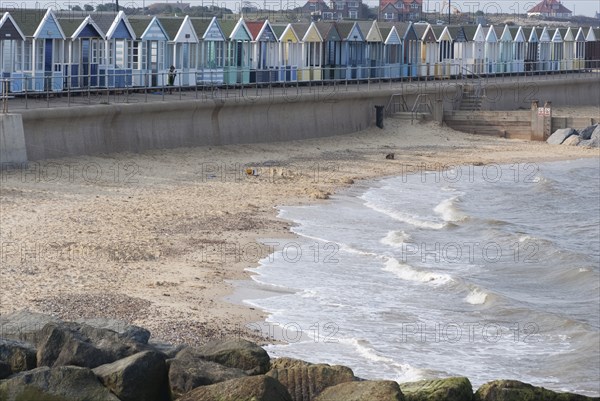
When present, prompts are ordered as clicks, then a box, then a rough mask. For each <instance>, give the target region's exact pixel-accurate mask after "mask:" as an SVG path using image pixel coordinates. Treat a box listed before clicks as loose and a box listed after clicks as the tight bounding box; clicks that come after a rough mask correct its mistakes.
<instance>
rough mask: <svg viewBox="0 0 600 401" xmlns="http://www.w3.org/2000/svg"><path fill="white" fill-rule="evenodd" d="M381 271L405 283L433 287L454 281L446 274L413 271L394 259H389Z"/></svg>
mask: <svg viewBox="0 0 600 401" xmlns="http://www.w3.org/2000/svg"><path fill="white" fill-rule="evenodd" d="M383 270H385V271H388V272H391V273H394V274H395V275H396V276H398V277H399V278H401V279H402V280H407V281H415V282H421V283H430V284H435V285H442V284H447V283H450V282H453V281H454V280H453V279H452V277H451V276H450V275H448V274H443V273H433V272H424V271H419V270H415V269H413V268H412V267H410V266H409V265H406V264H404V263H400V262H399V261H398V260H397V259H394V258H389V259H387V260H386V261H385V267H384V268H383Z"/></svg>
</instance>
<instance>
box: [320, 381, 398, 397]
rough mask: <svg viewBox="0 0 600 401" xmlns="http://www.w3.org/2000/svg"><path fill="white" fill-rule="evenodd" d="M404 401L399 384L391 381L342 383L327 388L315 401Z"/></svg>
mask: <svg viewBox="0 0 600 401" xmlns="http://www.w3.org/2000/svg"><path fill="white" fill-rule="evenodd" d="M374 400H377V401H404V396H403V395H402V391H400V386H398V383H396V382H395V381H391V380H381V381H360V382H348V383H341V384H338V385H336V386H333V387H329V388H326V389H325V390H324V391H323V392H322V393H321V394H319V395H318V396H317V398H315V399H314V401H374Z"/></svg>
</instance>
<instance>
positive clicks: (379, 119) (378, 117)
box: [375, 106, 385, 129]
mask: <svg viewBox="0 0 600 401" xmlns="http://www.w3.org/2000/svg"><path fill="white" fill-rule="evenodd" d="M384 108H385V106H375V125H377V126H378V127H379V128H381V129H383V109H384Z"/></svg>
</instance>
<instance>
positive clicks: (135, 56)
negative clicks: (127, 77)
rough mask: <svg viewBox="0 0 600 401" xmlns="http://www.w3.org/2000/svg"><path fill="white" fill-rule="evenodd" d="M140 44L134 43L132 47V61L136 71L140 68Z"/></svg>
mask: <svg viewBox="0 0 600 401" xmlns="http://www.w3.org/2000/svg"><path fill="white" fill-rule="evenodd" d="M139 45H140V42H133V43H132V46H131V51H132V58H131V61H132V63H133V68H134V69H136V70H137V69H139V68H140V46H139Z"/></svg>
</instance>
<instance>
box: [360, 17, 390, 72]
mask: <svg viewBox="0 0 600 401" xmlns="http://www.w3.org/2000/svg"><path fill="white" fill-rule="evenodd" d="M357 24H358V26H359V27H360V30H361V31H362V32H363V33H364V34H365V43H366V46H365V67H366V71H365V73H366V75H365V77H366V78H377V77H380V76H381V75H382V72H381V67H382V65H383V55H384V53H383V50H384V43H383V39H384V38H383V35H382V34H381V30H380V28H379V24H378V23H377V21H376V20H373V21H370V22H369V21H360V22H357ZM363 75H364V74H363Z"/></svg>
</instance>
